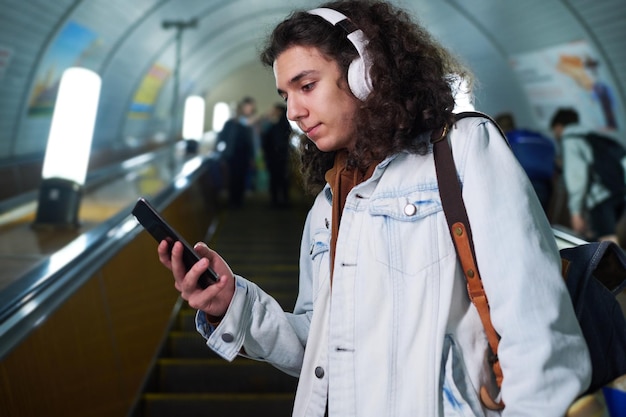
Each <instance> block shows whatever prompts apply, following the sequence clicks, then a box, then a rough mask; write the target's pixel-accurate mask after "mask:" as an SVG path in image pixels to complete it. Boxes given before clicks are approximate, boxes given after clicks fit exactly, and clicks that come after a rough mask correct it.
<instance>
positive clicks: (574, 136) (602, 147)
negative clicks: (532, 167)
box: [550, 108, 626, 243]
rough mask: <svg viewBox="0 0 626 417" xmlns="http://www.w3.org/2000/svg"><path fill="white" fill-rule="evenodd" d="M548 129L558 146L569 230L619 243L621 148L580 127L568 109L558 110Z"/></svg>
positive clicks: (625, 196)
mask: <svg viewBox="0 0 626 417" xmlns="http://www.w3.org/2000/svg"><path fill="white" fill-rule="evenodd" d="M550 129H551V130H552V133H553V135H554V138H555V139H556V140H557V141H558V142H559V143H560V145H561V163H562V166H563V179H564V182H565V188H566V190H567V200H568V201H567V207H568V209H569V212H570V226H571V228H572V229H573V230H574V231H575V232H576V233H578V234H580V235H581V236H582V237H583V238H585V239H590V240H611V241H613V242H616V243H618V240H617V224H618V222H619V220H620V218H621V217H622V216H623V215H624V210H625V209H626V188H625V187H624V184H625V177H624V166H623V165H624V164H626V152H625V150H624V147H623V145H622V144H621V143H619V141H618V140H617V139H616V138H614V137H612V136H611V135H610V134H609V133H607V132H602V133H600V132H594V131H593V130H592V129H590V128H588V127H585V126H582V125H581V124H580V121H579V116H578V112H577V111H576V110H574V109H571V108H562V109H558V110H557V111H556V112H555V113H554V116H552V120H551V121H550ZM619 158H621V159H622V160H623V161H622V160H619Z"/></svg>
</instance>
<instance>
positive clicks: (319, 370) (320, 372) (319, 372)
mask: <svg viewBox="0 0 626 417" xmlns="http://www.w3.org/2000/svg"><path fill="white" fill-rule="evenodd" d="M315 376H316V377H318V378H319V379H322V378H324V368H322V367H321V366H318V367H317V368H315Z"/></svg>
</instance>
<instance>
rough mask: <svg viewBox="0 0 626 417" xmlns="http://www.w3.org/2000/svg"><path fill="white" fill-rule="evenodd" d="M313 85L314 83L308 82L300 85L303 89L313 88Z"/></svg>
mask: <svg viewBox="0 0 626 417" xmlns="http://www.w3.org/2000/svg"><path fill="white" fill-rule="evenodd" d="M313 87H315V83H308V84H305V85H303V86H302V89H303V90H304V91H310V90H312V89H313Z"/></svg>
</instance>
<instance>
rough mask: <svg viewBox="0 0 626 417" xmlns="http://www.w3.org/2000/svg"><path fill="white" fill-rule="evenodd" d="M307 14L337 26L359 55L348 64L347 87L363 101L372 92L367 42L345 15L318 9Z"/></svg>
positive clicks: (359, 30)
mask: <svg viewBox="0 0 626 417" xmlns="http://www.w3.org/2000/svg"><path fill="white" fill-rule="evenodd" d="M307 13H309V14H313V15H317V16H320V17H321V18H323V19H324V20H326V21H327V22H328V23H330V24H331V25H333V26H337V25H339V26H340V27H341V28H342V29H344V30H345V31H346V33H347V38H348V40H349V41H350V42H352V45H354V47H355V48H356V50H357V52H358V53H359V57H358V58H355V59H354V61H352V62H351V63H350V67H349V68H348V86H349V87H350V90H351V91H352V94H354V96H355V97H356V98H358V99H359V100H361V101H364V100H365V99H366V98H367V96H368V95H369V94H370V93H371V92H372V79H371V77H370V68H371V66H372V60H371V58H370V57H369V55H368V53H367V51H366V50H365V47H366V46H367V43H368V40H367V38H366V37H365V34H364V33H363V31H361V29H358V28H357V27H356V26H355V25H354V24H353V23H352V22H351V21H350V20H349V19H348V18H347V17H346V16H345V15H343V14H341V13H339V12H338V11H336V10H333V9H327V8H319V9H313V10H309V11H308V12H307Z"/></svg>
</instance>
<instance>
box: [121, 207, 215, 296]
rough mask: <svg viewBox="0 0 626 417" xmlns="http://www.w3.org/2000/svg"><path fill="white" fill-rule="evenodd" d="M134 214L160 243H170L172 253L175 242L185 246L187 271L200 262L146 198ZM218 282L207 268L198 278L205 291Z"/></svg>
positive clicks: (184, 258) (134, 209) (184, 256)
mask: <svg viewBox="0 0 626 417" xmlns="http://www.w3.org/2000/svg"><path fill="white" fill-rule="evenodd" d="M132 214H133V216H135V218H136V219H137V221H139V223H140V224H141V225H142V226H143V227H144V228H145V229H146V231H147V232H148V233H150V234H151V235H152V237H154V239H155V240H156V241H157V242H158V243H160V242H162V241H163V240H166V241H167V242H168V243H169V246H170V251H171V250H172V246H173V245H174V242H176V241H179V242H181V243H182V244H183V263H184V264H185V267H186V268H187V271H189V270H190V269H191V267H192V266H193V265H194V264H195V263H196V262H198V261H199V260H200V257H199V256H198V254H197V253H196V252H195V251H194V250H193V248H192V247H191V245H189V243H187V241H186V240H185V239H183V237H182V236H181V235H180V234H178V232H176V231H175V230H174V229H173V228H172V227H171V226H170V225H169V224H168V223H167V222H166V221H165V219H164V218H163V217H162V216H161V215H160V214H159V212H158V211H157V210H156V209H155V208H154V207H153V206H152V205H151V204H150V203H149V202H148V201H147V200H146V199H145V198H143V197H142V198H140V199H139V200H137V203H136V204H135V207H134V208H133V210H132ZM218 280H219V276H218V275H217V274H216V273H215V271H213V270H212V269H211V268H207V270H206V271H205V272H204V273H203V274H202V275H200V278H198V287H200V288H202V289H205V288H206V287H208V286H209V285H211V284H214V283H216V282H217V281H218Z"/></svg>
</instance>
